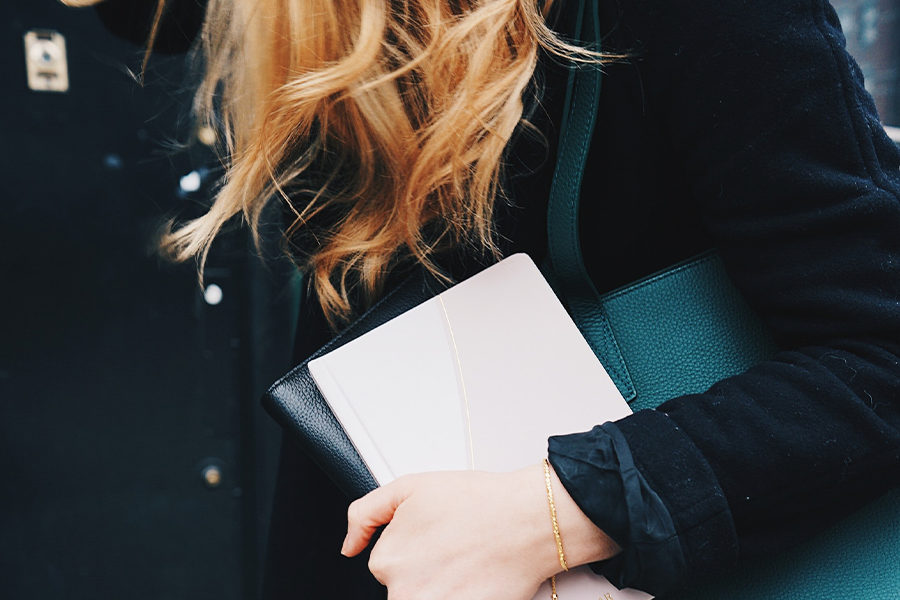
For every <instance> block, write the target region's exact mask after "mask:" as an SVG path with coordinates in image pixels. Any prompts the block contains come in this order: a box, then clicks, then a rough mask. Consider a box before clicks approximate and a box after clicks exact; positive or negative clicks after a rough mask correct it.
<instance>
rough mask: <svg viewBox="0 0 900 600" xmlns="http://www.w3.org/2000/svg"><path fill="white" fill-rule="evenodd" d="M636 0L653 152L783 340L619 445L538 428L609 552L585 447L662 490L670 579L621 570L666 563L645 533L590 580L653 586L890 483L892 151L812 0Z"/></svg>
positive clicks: (895, 448) (810, 527)
mask: <svg viewBox="0 0 900 600" xmlns="http://www.w3.org/2000/svg"><path fill="white" fill-rule="evenodd" d="M636 5H639V6H640V7H641V11H642V14H644V15H645V18H646V19H648V20H649V21H650V22H651V23H650V28H649V31H652V38H651V39H649V40H648V44H647V52H646V54H645V56H644V57H643V65H642V68H643V72H644V76H645V79H644V84H645V85H646V101H647V103H648V105H651V104H652V105H653V106H655V107H656V110H658V114H659V115H660V120H659V124H660V127H659V135H660V143H661V144H664V145H667V146H668V147H670V148H671V155H672V160H673V161H677V162H678V163H679V166H680V169H681V172H682V173H683V177H684V183H685V184H686V185H687V187H688V189H689V190H690V195H691V198H692V201H693V202H694V203H696V205H697V206H698V207H699V210H700V214H701V215H702V218H703V220H704V226H705V228H706V229H707V230H708V232H709V233H710V234H711V236H712V237H713V239H714V240H715V243H716V244H717V246H718V248H719V251H720V253H721V255H722V258H723V260H724V261H725V264H726V266H727V268H728V270H729V274H730V275H731V277H732V279H733V281H734V283H735V284H736V285H737V286H738V287H739V289H740V290H741V291H742V292H743V294H744V295H745V296H746V298H747V300H748V301H749V302H750V304H751V306H753V307H754V308H755V309H756V310H757V311H758V312H759V314H760V315H761V316H762V317H763V319H764V320H765V321H766V322H767V323H768V325H769V326H770V327H771V328H772V330H773V331H774V332H775V335H776V337H777V339H778V341H779V343H780V345H781V347H782V348H783V349H784V350H783V351H782V352H781V353H779V354H778V355H777V356H775V357H774V358H773V359H772V360H770V361H767V362H764V363H762V364H760V365H758V366H756V367H754V368H752V369H750V370H749V371H748V372H747V373H744V374H742V375H739V376H736V377H732V378H729V379H726V380H724V381H721V382H719V383H718V384H716V385H714V386H713V387H712V388H711V389H710V390H708V391H707V392H706V393H703V394H696V395H690V396H685V397H681V398H675V399H672V400H670V401H668V402H666V403H664V404H663V405H661V406H660V407H659V408H658V409H657V410H655V411H641V412H639V413H636V414H635V415H632V416H631V417H628V418H626V419H623V420H621V421H619V422H618V423H616V424H614V425H612V426H607V427H612V430H613V431H614V433H615V434H616V435H620V436H621V438H623V440H624V442H625V443H623V444H618V446H617V445H616V443H615V440H610V439H609V438H610V436H609V435H606V434H604V433H603V432H602V431H597V430H595V431H594V432H591V433H587V434H579V435H575V436H566V437H561V438H552V439H551V444H550V453H551V460H552V462H553V463H554V467H556V469H557V471H558V472H559V473H560V477H561V478H562V480H563V483H564V485H565V486H566V488H567V490H568V491H569V492H570V493H571V494H572V495H573V497H574V498H575V500H576V502H578V504H579V505H580V506H581V507H582V509H583V510H585V512H586V514H588V515H589V516H591V518H592V519H593V520H594V521H595V522H597V524H598V525H599V526H601V527H604V526H606V527H611V528H612V529H613V530H616V531H624V532H625V533H624V534H621V535H624V541H625V542H626V544H627V543H628V540H629V539H630V538H629V536H630V535H632V534H633V533H634V524H633V523H632V524H629V523H627V522H625V523H623V521H622V519H623V518H625V519H626V521H627V514H628V511H620V513H621V514H624V515H626V517H622V516H621V514H620V516H619V517H615V518H612V517H611V516H610V512H609V504H608V502H607V503H605V504H604V503H603V502H601V501H600V500H601V499H602V498H603V493H600V492H598V490H599V489H601V488H603V487H604V486H605V485H607V483H608V482H609V481H610V476H609V472H610V465H609V464H608V463H606V464H604V463H603V460H608V457H609V456H611V454H610V453H609V452H607V453H599V454H598V453H597V451H596V449H597V447H598V445H600V446H603V445H610V444H612V445H613V446H617V447H618V451H619V452H620V453H621V454H623V455H625V457H626V458H627V460H628V461H631V462H633V464H634V466H635V467H636V470H637V471H638V472H639V474H640V476H641V481H640V482H638V484H639V486H643V487H642V488H641V491H640V493H638V494H637V495H636V496H634V497H635V498H638V499H639V500H640V499H642V498H646V497H648V491H649V492H652V493H653V494H655V495H658V497H659V498H660V499H661V501H662V503H663V505H664V506H665V507H666V509H667V511H668V513H669V517H670V518H671V521H672V526H673V528H674V535H675V536H676V537H677V539H678V540H679V547H678V549H677V551H676V554H677V553H678V552H680V553H681V555H682V559H681V562H679V563H673V564H679V565H681V567H680V571H679V572H677V573H676V572H671V571H670V572H669V573H668V574H665V576H663V577H662V578H658V577H659V576H658V574H653V573H652V572H650V571H648V570H647V569H641V568H639V567H640V565H637V566H636V565H635V564H634V561H636V560H637V561H640V560H647V559H648V557H649V558H652V557H653V554H652V552H653V551H659V552H668V553H669V554H668V555H667V556H671V552H672V549H671V547H670V545H666V544H662V543H660V544H658V547H657V548H656V549H651V551H648V552H649V554H648V553H647V552H645V553H643V554H642V553H641V552H633V553H632V558H629V555H628V553H627V552H626V553H625V554H624V555H623V558H620V559H618V561H613V563H610V564H609V565H606V570H605V571H604V572H605V573H606V574H608V575H610V576H611V578H612V579H613V580H614V581H615V580H617V581H616V582H617V583H619V584H620V585H627V586H630V587H637V588H641V589H647V590H650V591H653V592H654V593H657V594H659V593H663V592H665V591H668V590H672V589H675V588H678V587H680V586H683V585H684V584H685V583H686V582H688V581H690V580H691V579H693V578H697V577H705V576H707V575H709V574H712V573H715V572H719V571H721V570H724V569H727V568H728V567H729V566H731V565H733V564H734V563H735V562H736V561H737V560H738V558H739V557H741V558H742V557H750V556H755V555H760V554H764V553H768V552H770V551H772V550H776V549H779V548H784V547H787V546H790V545H792V544H795V543H797V542H799V541H801V540H803V539H806V538H808V537H809V536H810V535H812V534H814V533H816V532H817V531H819V530H821V529H823V528H825V527H826V526H828V525H830V524H832V523H833V522H835V521H836V520H838V519H840V518H841V517H843V516H845V515H847V514H849V513H850V512H852V511H853V510H855V509H857V508H859V507H860V506H861V505H862V504H863V503H865V502H867V501H869V500H871V499H872V498H874V497H875V496H877V495H878V494H880V493H882V492H884V491H885V490H887V489H888V488H889V487H891V486H893V485H894V483H895V482H896V481H898V475H900V403H898V401H897V398H898V397H900V156H898V152H897V149H896V147H895V146H894V145H893V144H892V143H891V142H890V140H889V139H888V138H887V137H886V135H885V134H884V132H883V130H882V128H881V125H880V124H879V121H878V117H877V114H876V110H875V107H874V104H873V102H872V100H871V98H870V97H869V96H868V94H867V93H866V92H865V90H864V87H863V82H862V76H861V74H860V72H859V69H858V67H857V66H856V64H855V63H854V62H853V60H852V59H851V58H850V57H849V55H848V54H847V53H846V51H845V49H844V39H843V36H842V34H841V31H840V26H839V23H838V21H837V17H836V15H835V13H834V10H833V9H832V8H831V6H830V5H828V4H827V3H825V2H823V1H822V0H785V1H777V2H776V1H774V0H763V1H757V2H752V3H751V2H744V1H742V0H709V1H705V0H702V1H697V2H692V3H684V2H671V1H670V2H662V1H660V2H636ZM601 126H602V124H601ZM613 454H615V453H613ZM599 455H602V456H603V457H606V458H598V456H599ZM613 462H615V461H613ZM613 479H616V481H617V482H619V483H617V484H615V485H617V486H619V487H623V485H624V484H622V483H621V481H622V477H621V476H616V477H613ZM636 485H637V484H636ZM616 519H618V520H616ZM629 531H631V533H630V534H629V533H628V532H629ZM613 537H615V535H613ZM658 541H660V542H662V541H665V540H664V539H662V538H661V539H660V540H658ZM626 550H627V548H626ZM629 560H631V561H632V562H631V564H629ZM670 562H671V561H670ZM645 573H649V574H647V575H645ZM654 577H657V579H654Z"/></svg>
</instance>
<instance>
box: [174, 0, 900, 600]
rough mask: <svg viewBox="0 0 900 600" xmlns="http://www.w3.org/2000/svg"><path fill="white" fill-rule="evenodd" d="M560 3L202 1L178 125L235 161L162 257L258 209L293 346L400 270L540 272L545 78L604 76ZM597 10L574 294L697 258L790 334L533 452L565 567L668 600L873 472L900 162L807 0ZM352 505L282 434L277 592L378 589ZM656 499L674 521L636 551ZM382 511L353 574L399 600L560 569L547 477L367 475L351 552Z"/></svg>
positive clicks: (882, 478) (551, 138) (884, 423)
mask: <svg viewBox="0 0 900 600" xmlns="http://www.w3.org/2000/svg"><path fill="white" fill-rule="evenodd" d="M571 10H572V8H571V7H570V6H568V3H567V2H557V3H555V4H554V5H553V6H552V7H550V6H547V5H546V4H545V5H544V6H543V7H540V6H538V5H537V4H535V3H534V1H533V0H483V1H480V2H475V1H472V2H470V1H468V0H461V1H456V2H448V1H447V0H408V1H406V2H390V3H386V2H382V1H381V0H353V1H346V2H334V1H326V0H302V1H299V0H298V1H293V0H280V1H275V0H272V1H270V2H259V1H257V2H243V1H239V0H210V1H209V6H208V7H207V20H206V22H205V24H204V29H203V38H202V39H203V47H204V48H205V52H206V55H205V56H206V77H205V79H204V81H203V84H202V85H201V86H200V91H199V94H198V102H197V109H198V111H199V113H200V115H201V117H204V116H206V117H207V118H210V119H211V120H212V121H214V122H215V124H216V125H218V126H219V128H220V131H221V132H222V138H221V139H222V140H223V143H224V149H225V156H226V158H227V159H228V161H229V163H228V172H227V175H226V178H225V184H224V186H223V188H222V190H221V192H220V194H219V196H218V198H217V200H216V202H215V204H214V205H213V207H212V208H211V210H210V212H209V213H208V214H207V215H206V216H205V217H203V218H201V219H199V220H197V221H193V222H190V223H187V224H184V225H182V226H180V227H179V228H176V229H175V230H174V231H173V232H171V234H170V235H169V236H168V237H167V239H166V243H165V247H166V249H167V250H168V251H169V252H170V253H172V254H173V255H174V256H175V257H176V258H178V259H181V260H184V259H187V258H190V257H193V256H198V255H199V256H201V257H202V256H203V255H204V253H205V251H206V249H207V248H208V244H209V242H210V240H211V239H212V237H213V236H214V235H215V233H216V232H217V231H218V230H219V228H220V227H221V226H222V225H223V224H224V223H225V222H226V221H227V220H228V219H230V218H232V217H233V216H235V215H237V214H239V213H242V214H243V215H244V216H245V217H246V218H247V219H248V220H249V221H250V222H251V224H254V223H255V220H256V219H257V218H258V215H259V211H260V210H261V207H262V206H263V204H264V203H265V201H266V200H268V199H270V198H280V201H281V202H283V204H284V206H285V207H286V211H287V212H288V215H289V217H288V221H289V223H290V226H289V227H288V228H287V229H286V234H285V238H286V240H288V247H289V251H290V252H291V254H292V256H293V257H294V258H295V259H296V260H297V261H298V263H299V264H300V265H301V268H303V269H304V270H305V271H306V272H307V273H308V274H309V275H310V277H311V281H312V289H313V295H312V297H311V298H310V299H309V301H308V302H306V303H305V304H304V307H303V317H304V318H303V319H302V322H301V326H300V330H299V333H300V335H299V341H298V348H297V359H298V360H300V359H303V358H305V357H306V356H308V355H309V354H310V353H311V352H312V351H313V350H315V349H316V348H317V347H318V346H319V345H321V344H322V343H323V342H324V341H325V340H326V339H327V338H328V336H329V335H331V332H332V331H333V330H334V329H336V328H340V327H341V326H342V325H343V324H344V323H346V322H347V321H348V320H350V319H352V318H353V316H354V315H356V314H358V313H359V312H360V311H361V310H362V309H364V308H365V307H366V306H367V305H369V304H370V303H371V302H373V301H374V300H375V299H377V298H378V297H379V296H380V295H382V294H383V293H384V291H385V290H387V289H390V288H391V286H392V285H393V284H394V283H395V282H396V281H397V279H399V278H400V277H401V276H402V274H403V273H404V272H405V271H407V270H408V269H409V268H410V266H411V265H414V264H424V265H426V266H427V267H429V268H431V269H433V270H436V271H440V272H443V273H449V274H451V275H452V276H454V277H456V278H460V277H463V276H465V275H467V274H470V273H471V272H473V271H474V270H477V269H478V268H480V267H481V266H483V265H484V264H486V263H489V262H491V261H492V260H493V259H495V258H496V257H497V256H500V255H503V254H507V253H512V252H515V251H526V252H528V253H529V254H531V255H532V256H533V257H534V258H535V259H536V261H537V262H540V260H541V258H542V255H543V252H544V248H545V246H546V234H545V227H546V222H545V214H546V198H547V192H548V187H549V181H550V176H551V174H552V165H553V156H554V153H555V147H554V145H555V136H556V132H557V131H558V127H559V125H558V124H559V122H560V115H559V111H560V103H561V100H562V89H563V86H564V83H563V82H564V73H563V68H562V67H560V63H562V62H565V61H566V60H576V61H582V62H584V61H592V60H594V59H595V57H594V56H593V55H591V54H589V53H585V52H584V51H581V50H579V49H578V48H576V47H573V46H571V45H568V44H566V43H563V42H562V41H561V38H559V37H558V36H557V35H556V34H554V33H553V31H552V30H549V29H546V28H545V25H544V24H545V19H546V22H549V23H565V22H566V18H565V17H566V15H567V11H571ZM600 10H601V23H602V24H603V27H604V32H605V35H604V42H603V50H604V51H605V52H606V53H608V54H609V55H613V54H616V55H622V56H624V58H619V59H618V60H615V61H610V62H608V63H607V64H606V66H605V76H604V89H603V92H602V95H601V101H600V108H599V112H598V125H597V128H596V133H595V135H594V139H593V143H592V146H591V153H590V156H589V168H588V169H587V173H586V177H585V181H584V185H583V188H582V199H581V213H580V218H581V228H582V240H583V244H582V245H583V248H582V249H583V252H584V255H585V261H586V264H587V268H588V271H589V273H590V275H591V278H592V280H593V281H594V283H595V285H596V286H597V287H598V288H599V290H600V291H601V292H602V291H606V290H611V289H614V288H616V287H619V286H621V285H623V284H626V283H628V282H630V281H633V280H635V279H638V278H640V277H642V276H644V275H647V274H649V273H652V272H654V271H656V270H659V269H662V268H665V267H667V266H669V265H672V264H674V263H677V262H679V261H680V260H683V259H686V258H688V257H690V256H693V255H695V254H697V253H699V252H701V251H703V250H706V249H708V248H711V247H717V248H718V250H719V252H720V254H721V256H722V258H723V260H724V262H725V264H726V267H727V268H728V271H729V274H730V276H731V278H732V279H733V281H734V282H735V284H736V285H737V286H738V287H739V288H740V289H741V291H742V292H743V293H744V295H745V297H746V298H747V300H748V301H749V303H750V304H751V306H753V307H754V308H755V309H756V311H758V313H759V314H760V315H761V316H762V317H763V319H764V320H765V321H766V323H767V324H768V325H769V326H770V327H771V329H772V330H773V332H774V333H775V335H776V337H777V339H778V342H779V344H780V346H781V347H782V348H783V349H784V350H783V351H782V352H781V353H779V354H778V355H777V356H776V357H774V358H773V359H772V360H770V361H767V362H764V363H762V364H760V365H758V366H756V367H754V368H752V369H750V370H749V371H748V372H747V373H745V374H742V375H739V376H736V377H733V378H730V379H727V380H725V381H722V382H720V383H718V384H717V385H715V386H713V387H712V388H711V389H710V390H709V391H708V392H707V393H704V394H696V395H691V396H685V397H680V398H674V399H672V400H670V401H669V402H666V403H665V404H663V405H661V406H660V407H659V409H658V410H653V411H640V412H638V413H636V414H634V415H632V416H630V417H628V418H626V419H623V420H621V421H619V422H617V423H614V424H607V425H604V426H603V427H598V428H595V429H594V430H592V431H590V432H586V433H583V434H578V435H570V436H564V437H557V438H551V440H550V446H549V459H550V463H551V464H552V467H553V472H552V473H551V475H552V477H553V479H552V482H551V484H552V489H553V491H554V494H555V498H556V508H557V518H558V525H559V528H560V534H561V538H562V540H563V541H564V543H565V554H566V558H567V562H568V564H569V566H571V565H574V564H584V563H595V568H596V569H597V570H598V571H599V572H602V573H603V574H605V575H607V576H608V577H609V578H610V579H611V580H612V581H613V583H616V584H617V585H619V586H627V587H635V588H638V589H643V590H646V591H648V592H651V593H654V594H657V595H659V594H664V593H666V592H669V591H673V590H677V589H679V588H682V587H684V586H686V585H688V584H689V583H690V582H691V581H696V580H698V579H703V578H707V577H709V576H712V575H714V574H716V573H720V572H722V571H725V570H727V569H728V568H730V567H732V566H733V565H734V564H736V563H737V562H738V560H744V559H746V558H751V557H753V556H759V555H764V554H768V553H771V552H772V551H775V550H778V549H781V548H785V547H788V546H790V545H793V544H795V543H797V542H799V541H801V540H803V539H806V538H808V537H809V536H811V535H812V534H813V533H815V532H817V531H820V530H821V529H823V528H825V527H826V526H828V525H829V524H831V523H834V522H835V521H837V520H838V519H840V518H841V517H843V516H845V515H847V514H849V513H850V512H852V511H853V510H855V509H856V508H858V507H860V506H861V505H862V504H864V503H865V502H867V501H869V500H871V499H872V498H874V497H876V496H877V495H879V494H880V493H882V492H884V491H885V490H887V489H888V488H889V487H890V485H891V482H892V481H894V480H896V478H897V474H898V472H900V405H898V404H897V403H895V402H894V399H895V398H896V397H897V395H898V392H900V390H898V388H900V301H898V295H900V235H898V232H900V156H898V152H897V150H896V148H895V147H894V146H893V144H892V143H891V142H890V141H889V140H888V139H887V138H886V136H885V135H884V133H883V131H882V129H881V127H880V125H879V122H878V118H877V114H876V111H875V108H874V106H873V103H872V101H871V98H870V97H869V96H868V95H867V94H866V93H865V91H864V89H863V85H862V77H861V75H860V73H859V70H858V68H857V67H856V65H855V63H853V61H852V59H850V57H849V56H848V55H847V54H846V52H845V51H844V47H843V37H842V35H841V32H840V27H839V23H838V21H837V18H836V15H835V13H834V11H833V10H832V8H831V7H830V5H828V4H827V3H826V2H824V1H822V0H789V1H786V2H785V1H781V2H775V1H769V0H767V1H764V2H757V3H754V4H753V5H752V6H751V5H747V4H745V3H744V2H743V1H741V0H694V1H693V2H690V3H677V2H671V1H664V0H627V1H622V2H617V1H616V0H600ZM556 11H559V13H558V14H557V13H556ZM560 27H562V26H560ZM523 117H525V118H527V119H528V120H527V121H523ZM535 131H537V132H540V133H541V134H543V136H545V139H546V141H547V143H546V145H545V144H544V143H543V142H542V138H541V135H538V134H535ZM548 148H549V151H547V149H548ZM608 456H614V457H617V458H616V459H614V460H610V459H609V458H607V457H608ZM623 457H625V458H623ZM626 459H627V460H630V461H633V463H634V465H635V467H636V470H637V472H638V473H639V475H640V476H639V477H635V478H631V479H630V480H628V481H626V479H627V478H623V476H622V466H621V463H622V462H623V461H625V460H626ZM634 491H637V492H638V493H637V494H633V493H631V492H634ZM634 498H637V499H638V500H634ZM648 499H649V500H648ZM346 510H347V505H346V502H342V501H341V499H340V494H339V493H338V492H337V491H336V490H335V488H334V486H333V485H331V484H330V482H329V481H328V480H327V478H326V477H324V476H323V475H322V473H321V472H320V471H319V470H318V469H317V468H316V467H315V466H314V465H312V464H311V463H310V462H309V461H308V460H307V459H306V458H305V457H304V456H303V455H302V453H300V452H299V451H298V450H297V449H296V448H294V447H293V446H291V445H290V444H289V443H286V444H285V447H284V450H283V454H282V461H281V465H280V475H279V492H278V497H277V498H276V505H275V509H274V514H273V529H272V535H271V540H270V553H269V568H268V577H267V595H268V596H269V597H273V598H283V597H286V596H288V595H289V594H292V595H297V594H304V595H306V594H322V595H325V594H328V595H329V596H331V597H338V598H344V597H359V598H363V597H378V596H379V595H381V594H383V591H382V590H381V588H380V586H378V585H377V584H376V583H374V580H373V579H372V578H370V577H369V576H368V575H366V574H365V573H364V572H363V571H364V565H363V564H361V563H359V562H355V563H354V562H353V561H349V562H347V563H342V562H340V559H339V557H338V556H337V549H338V548H337V547H338V545H339V541H338V540H339V539H340V536H341V535H342V534H343V531H340V530H342V529H343V527H344V521H343V517H344V512H345V511H346ZM649 510H654V511H659V512H660V513H665V515H667V518H668V519H670V521H671V523H672V524H673V527H674V535H672V536H669V537H663V538H655V539H652V540H651V541H650V543H647V544H637V543H635V542H634V540H635V539H638V538H639V536H640V534H639V532H638V531H636V529H637V528H639V527H640V525H641V523H640V519H639V518H636V517H635V515H641V514H646V512H647V511H649ZM382 524H387V527H386V528H385V529H384V532H383V534H382V535H381V537H380V540H379V541H378V543H377V544H376V546H375V550H374V551H373V553H372V556H371V570H372V573H373V574H374V575H375V577H376V578H377V579H378V580H380V581H381V583H383V584H384V585H386V586H387V588H388V594H389V597H390V598H391V599H392V600H393V599H395V598H396V599H400V600H402V599H403V598H419V599H424V598H456V597H470V598H489V597H490V598H499V597H503V598H510V599H522V600H528V599H529V598H531V597H532V595H533V594H534V592H535V591H536V589H537V587H538V585H539V583H540V582H541V581H542V580H543V579H545V578H546V577H548V576H550V575H552V574H553V573H555V572H556V571H558V570H559V569H560V566H559V560H558V558H559V557H558V555H557V550H558V548H557V544H556V541H555V537H554V534H553V531H552V529H551V527H550V523H549V522H548V518H547V498H546V496H545V489H544V481H543V471H542V468H541V466H540V465H534V466H533V467H531V468H529V469H525V470H523V471H520V472H517V473H513V474H504V475H497V474H494V475H489V474H483V473H453V474H429V475H422V476H417V477H412V478H406V479H403V480H400V481H398V482H396V483H395V484H391V485H389V486H386V487H385V488H382V489H380V490H377V491H376V492H373V493H372V494H371V495H369V496H367V497H365V498H363V499H361V500H359V501H357V502H355V503H353V504H352V505H350V507H349V532H348V533H347V537H346V539H345V541H344V544H343V552H344V554H346V555H355V554H357V553H359V552H361V551H362V550H363V548H364V547H365V546H366V544H367V543H368V542H369V541H370V536H371V535H372V533H373V531H374V528H375V527H377V526H378V525H382ZM598 561H599V562H598ZM660 565H662V566H660ZM563 600H565V599H563Z"/></svg>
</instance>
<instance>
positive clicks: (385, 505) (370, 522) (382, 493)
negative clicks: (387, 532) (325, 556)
mask: <svg viewBox="0 0 900 600" xmlns="http://www.w3.org/2000/svg"><path fill="white" fill-rule="evenodd" d="M408 496H409V491H408V490H407V486H405V485H402V484H401V483H400V481H399V480H398V481H394V482H392V483H390V484H388V485H386V486H384V487H380V488H377V489H375V490H372V491H371V492H369V493H368V494H366V495H365V496H363V497H362V498H360V499H358V500H356V501H354V502H352V503H351V504H350V507H349V508H348V509H347V537H346V538H344V545H343V546H342V547H341V554H343V555H344V556H356V555H357V554H359V553H360V552H362V551H363V549H364V548H365V547H366V546H367V545H368V544H369V540H371V539H372V536H373V535H374V534H375V531H376V530H377V529H378V528H379V527H381V526H382V525H385V524H387V523H390V521H391V519H392V518H394V512H395V511H396V510H397V507H398V506H400V504H402V503H403V501H404V500H406V498H407V497H408Z"/></svg>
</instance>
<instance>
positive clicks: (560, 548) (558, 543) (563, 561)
mask: <svg viewBox="0 0 900 600" xmlns="http://www.w3.org/2000/svg"><path fill="white" fill-rule="evenodd" d="M544 483H545V484H546V485H547V502H548V504H550V522H551V524H552V525H553V537H554V538H556V550H557V552H558V553H559V566H561V567H562V569H563V571H568V570H569V565H567V564H566V553H565V552H564V551H563V545H562V537H561V536H560V535H559V523H558V522H557V520H556V503H555V502H554V501H553V485H552V483H553V479H552V478H551V477H550V461H549V460H547V459H546V458H545V459H544ZM550 589H551V592H550V597H551V599H552V600H559V597H558V596H557V595H556V575H551V576H550Z"/></svg>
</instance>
